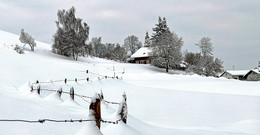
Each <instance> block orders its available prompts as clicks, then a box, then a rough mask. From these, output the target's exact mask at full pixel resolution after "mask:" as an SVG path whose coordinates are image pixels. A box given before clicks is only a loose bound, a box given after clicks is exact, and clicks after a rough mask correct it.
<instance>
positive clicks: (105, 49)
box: [88, 37, 127, 62]
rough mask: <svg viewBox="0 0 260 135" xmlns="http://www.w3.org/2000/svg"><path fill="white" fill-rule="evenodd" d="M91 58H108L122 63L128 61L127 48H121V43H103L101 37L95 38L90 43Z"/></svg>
mask: <svg viewBox="0 0 260 135" xmlns="http://www.w3.org/2000/svg"><path fill="white" fill-rule="evenodd" d="M89 46H90V48H91V49H90V50H91V51H90V52H89V53H88V54H89V55H90V56H95V57H99V58H106V59H109V60H116V61H120V62H125V61H126V58H127V57H126V51H125V48H123V47H121V45H120V44H119V43H105V44H103V43H102V42H101V37H94V38H92V40H91V41H90V43H89Z"/></svg>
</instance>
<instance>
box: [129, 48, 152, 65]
mask: <svg viewBox="0 0 260 135" xmlns="http://www.w3.org/2000/svg"><path fill="white" fill-rule="evenodd" d="M150 53H151V49H149V48H148V47H141V48H140V49H139V50H137V51H136V52H135V53H134V54H133V55H132V56H131V57H130V60H131V61H132V62H133V63H137V64H150V63H151V60H150V56H151V55H150Z"/></svg>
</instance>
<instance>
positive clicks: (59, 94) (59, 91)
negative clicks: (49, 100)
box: [57, 87, 62, 97]
mask: <svg viewBox="0 0 260 135" xmlns="http://www.w3.org/2000/svg"><path fill="white" fill-rule="evenodd" d="M57 93H58V96H59V97H61V94H62V88H61V87H60V89H59V90H58V91H57Z"/></svg>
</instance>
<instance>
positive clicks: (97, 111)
mask: <svg viewBox="0 0 260 135" xmlns="http://www.w3.org/2000/svg"><path fill="white" fill-rule="evenodd" d="M89 111H90V113H92V115H93V116H94V117H95V120H96V125H97V127H98V128H99V129H100V121H101V108H100V97H99V96H98V95H97V93H95V95H94V96H93V97H92V99H91V103H90V105H89Z"/></svg>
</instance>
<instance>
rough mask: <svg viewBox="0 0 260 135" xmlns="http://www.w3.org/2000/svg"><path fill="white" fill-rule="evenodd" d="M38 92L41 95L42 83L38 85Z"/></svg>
mask: <svg viewBox="0 0 260 135" xmlns="http://www.w3.org/2000/svg"><path fill="white" fill-rule="evenodd" d="M37 93H38V94H39V95H40V94H41V85H40V84H39V85H38V86H37Z"/></svg>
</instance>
